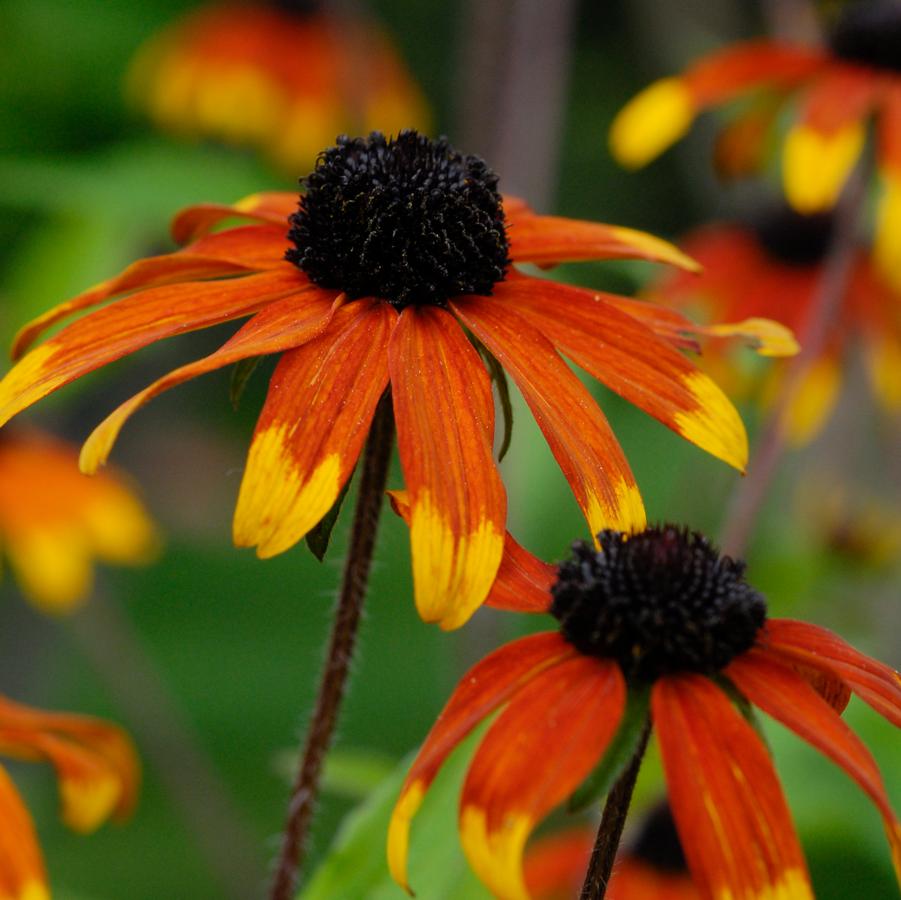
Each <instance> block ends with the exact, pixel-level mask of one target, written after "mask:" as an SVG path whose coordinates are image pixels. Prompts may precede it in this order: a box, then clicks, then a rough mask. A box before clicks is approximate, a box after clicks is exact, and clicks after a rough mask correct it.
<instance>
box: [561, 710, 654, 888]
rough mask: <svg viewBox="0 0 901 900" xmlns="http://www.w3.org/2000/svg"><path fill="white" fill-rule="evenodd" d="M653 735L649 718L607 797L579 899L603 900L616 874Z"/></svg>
mask: <svg viewBox="0 0 901 900" xmlns="http://www.w3.org/2000/svg"><path fill="white" fill-rule="evenodd" d="M650 736H651V720H650V719H648V720H647V722H646V723H645V726H644V728H643V729H642V732H641V737H640V738H639V739H638V746H637V747H636V748H635V753H634V754H633V755H632V759H631V760H629V764H628V765H627V766H626V768H625V769H624V770H623V773H622V775H620V776H619V778H618V779H617V781H616V783H615V784H614V785H613V787H612V788H611V789H610V793H609V794H608V795H607V802H606V803H605V804H604V812H603V815H602V816H601V824H600V825H599V826H598V836H597V838H596V839H595V842H594V849H593V850H592V851H591V860H590V861H589V863H588V872H587V873H586V875H585V883H584V884H583V885H582V892H581V893H580V894H579V900H604V896H605V895H606V893H607V884H608V882H609V881H610V873H611V872H612V871H613V861H614V860H615V859H616V852H617V850H619V842H620V838H622V836H623V827H624V826H625V824H626V814H627V813H628V812H629V804H630V803H631V802H632V792H633V791H634V790H635V782H636V781H637V780H638V772H639V770H640V769H641V762H642V760H643V759H644V753H645V750H647V748H648V739H649V738H650Z"/></svg>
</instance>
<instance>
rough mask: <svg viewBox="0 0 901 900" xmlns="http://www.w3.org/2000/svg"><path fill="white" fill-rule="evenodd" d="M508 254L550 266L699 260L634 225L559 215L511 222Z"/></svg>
mask: <svg viewBox="0 0 901 900" xmlns="http://www.w3.org/2000/svg"><path fill="white" fill-rule="evenodd" d="M507 237H508V239H509V241H510V258H511V259H512V260H513V261H514V262H516V263H526V262H529V263H536V264H537V265H540V266H552V265H556V264H557V263H561V262H579V261H583V260H592V259H647V260H650V261H652V262H665V263H670V264H671V265H674V266H679V267H680V268H683V269H688V270H689V271H692V272H695V271H698V269H699V266H698V264H697V263H696V262H695V261H694V260H693V259H691V257H689V256H686V255H685V254H684V253H683V252H682V251H681V250H680V249H679V248H678V247H676V246H674V245H673V244H670V243H669V242H668V241H664V240H662V239H661V238H658V237H654V235H652V234H646V233H645V232H644V231H636V230H635V229H634V228H624V227H622V226H620V225H602V224H600V223H598V222H584V221H582V220H580V219H563V218H560V217H559V216H525V217H523V218H516V219H514V221H513V222H511V224H510V228H509V231H508V234H507Z"/></svg>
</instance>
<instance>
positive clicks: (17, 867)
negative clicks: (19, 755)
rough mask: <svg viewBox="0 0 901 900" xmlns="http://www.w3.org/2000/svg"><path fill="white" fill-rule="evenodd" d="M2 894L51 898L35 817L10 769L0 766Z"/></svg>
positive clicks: (18, 899) (17, 899)
mask: <svg viewBox="0 0 901 900" xmlns="http://www.w3.org/2000/svg"><path fill="white" fill-rule="evenodd" d="M0 897H2V898H3V900H50V891H49V889H48V887H47V874H46V872H45V871H44V860H43V858H42V856H41V848H40V846H39V844H38V839H37V835H36V834H35V830H34V822H32V820H31V816H30V815H29V812H28V810H27V809H26V808H25V804H24V803H23V802H22V798H21V797H20V796H19V792H18V791H17V790H16V787H15V785H14V784H13V783H12V779H10V777H9V775H8V774H7V773H6V769H4V768H3V767H2V766H0Z"/></svg>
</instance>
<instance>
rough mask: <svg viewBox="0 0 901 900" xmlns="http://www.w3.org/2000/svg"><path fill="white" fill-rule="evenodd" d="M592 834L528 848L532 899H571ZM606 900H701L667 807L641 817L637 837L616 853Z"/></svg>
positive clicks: (577, 833) (555, 837)
mask: <svg viewBox="0 0 901 900" xmlns="http://www.w3.org/2000/svg"><path fill="white" fill-rule="evenodd" d="M594 840H595V835H594V832H593V831H590V830H589V829H587V828H571V829H569V830H568V831H564V832H560V833H559V834H552V835H549V836H547V837H544V838H539V839H538V840H536V841H535V843H534V844H531V845H530V846H529V849H528V852H527V853H526V858H525V864H524V872H525V879H526V886H527V887H528V890H529V893H530V895H531V897H532V900H572V898H573V897H577V896H578V895H579V890H580V888H581V887H582V884H583V883H584V881H585V873H586V872H587V870H588V860H589V858H590V857H591V848H592V846H593V844H594ZM606 897H607V900H701V894H700V892H699V891H698V889H697V888H696V887H695V885H694V882H693V881H692V880H691V876H690V875H689V874H688V866H687V864H686V862H685V854H684V853H683V852H682V844H681V843H680V842H679V835H678V834H677V832H676V826H675V823H674V822H673V817H672V814H671V813H670V810H669V807H668V806H667V805H666V804H665V803H664V804H661V805H659V806H656V807H654V808H653V809H652V810H650V811H649V812H648V813H646V814H645V815H644V817H643V818H642V820H641V823H640V824H639V826H638V830H637V832H635V833H634V834H633V835H631V836H630V837H629V838H628V840H627V841H626V843H625V844H624V846H623V847H622V849H621V850H620V852H619V854H618V856H617V858H616V863H615V864H614V866H613V873H612V875H611V877H610V883H609V884H608V886H607V894H606Z"/></svg>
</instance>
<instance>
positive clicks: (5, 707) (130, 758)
mask: <svg viewBox="0 0 901 900" xmlns="http://www.w3.org/2000/svg"><path fill="white" fill-rule="evenodd" d="M0 754H3V755H5V756H9V757H12V758H14V759H21V760H28V761H34V762H49V763H50V764H51V765H52V766H53V767H54V768H55V769H56V774H57V778H58V779H59V789H60V801H61V804H62V817H63V821H64V822H65V823H66V824H67V825H68V826H69V827H70V828H72V829H74V830H75V831H78V832H81V833H85V834H86V833H88V832H91V831H94V830H95V829H96V828H98V827H99V826H100V825H101V824H102V823H103V822H104V821H106V820H107V819H108V818H110V817H113V818H114V819H117V820H121V819H124V818H125V817H127V816H128V815H129V814H130V813H131V811H132V809H133V808H134V805H135V801H136V799H137V792H138V786H139V783H140V766H139V763H138V759H137V756H136V754H135V751H134V748H133V746H132V744H131V741H130V740H129V738H128V737H127V735H126V734H125V733H124V732H123V731H121V729H119V728H116V727H115V726H113V725H109V724H107V723H106V722H103V721H101V720H99V719H94V718H90V717H87V716H77V715H71V714H67V713H49V712H43V711H42V710H38V709H33V708H31V707H28V706H23V705H21V704H19V703H14V702H13V701H11V700H8V699H6V698H5V697H2V696H0ZM49 896H50V893H49V888H48V886H47V877H46V873H45V871H44V863H43V859H42V856H41V851H40V847H39V845H38V841H37V837H36V834H35V829H34V824H33V822H32V820H31V816H30V814H29V812H28V810H27V809H26V807H25V804H24V803H23V802H22V798H21V797H20V796H19V793H18V791H17V790H16V788H15V786H14V785H13V782H12V780H11V779H10V777H9V775H8V773H7V772H6V770H5V769H4V768H3V766H2V765H0V898H2V900H45V898H47V897H49Z"/></svg>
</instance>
